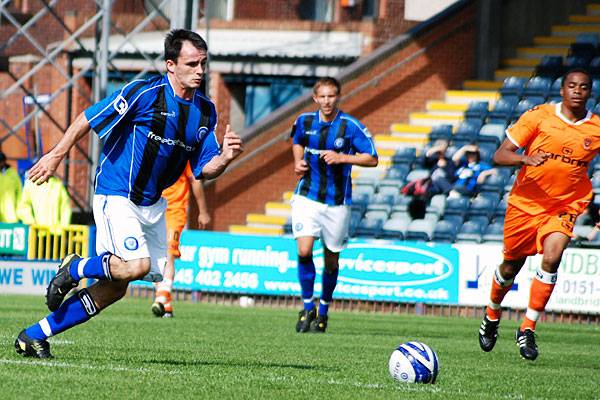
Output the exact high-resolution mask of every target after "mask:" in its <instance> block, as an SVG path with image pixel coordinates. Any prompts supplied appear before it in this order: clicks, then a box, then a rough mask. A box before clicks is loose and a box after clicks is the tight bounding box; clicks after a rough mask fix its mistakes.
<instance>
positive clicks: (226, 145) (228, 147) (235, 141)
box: [223, 124, 244, 161]
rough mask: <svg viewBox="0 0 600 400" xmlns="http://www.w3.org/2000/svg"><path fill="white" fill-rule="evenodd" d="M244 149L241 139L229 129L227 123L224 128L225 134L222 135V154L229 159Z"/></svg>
mask: <svg viewBox="0 0 600 400" xmlns="http://www.w3.org/2000/svg"><path fill="white" fill-rule="evenodd" d="M242 151H244V145H243V143H242V139H241V138H240V137H239V136H238V135H237V134H236V133H235V132H234V131H232V130H231V128H230V126H229V124H227V127H226V128H225V136H224V137H223V156H224V157H225V158H226V159H227V160H228V161H231V160H233V159H234V158H236V157H237V156H239V155H240V154H241V153H242Z"/></svg>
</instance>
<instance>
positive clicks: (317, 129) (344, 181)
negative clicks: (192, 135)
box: [291, 77, 378, 332]
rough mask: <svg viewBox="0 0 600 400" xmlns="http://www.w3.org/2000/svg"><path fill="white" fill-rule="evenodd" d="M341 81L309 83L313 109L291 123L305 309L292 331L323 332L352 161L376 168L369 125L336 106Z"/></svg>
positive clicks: (346, 221) (344, 231)
mask: <svg viewBox="0 0 600 400" xmlns="http://www.w3.org/2000/svg"><path fill="white" fill-rule="evenodd" d="M340 95H341V86H340V83H339V82H338V81H337V80H336V79H334V78H330V77H325V78H320V79H319V80H317V82H316V83H315V85H314V87H313V100H314V101H315V103H317V104H318V105H319V109H318V110H317V111H316V112H312V113H304V114H302V115H300V116H299V117H298V119H297V120H296V122H295V123H294V126H293V128H292V133H291V135H292V137H293V140H294V144H293V147H292V152H293V154H294V172H295V173H296V174H297V175H299V176H301V179H300V181H299V182H298V186H297V188H296V191H295V193H294V195H293V197H292V201H291V203H292V230H293V233H294V237H295V238H296V242H297V245H298V278H299V280H300V287H301V290H302V301H303V303H304V307H303V309H302V310H301V311H300V313H299V314H298V321H297V322H296V332H309V331H310V332H325V330H326V329H327V321H328V316H327V313H328V309H329V303H330V302H331V300H332V299H333V291H334V290H335V286H336V284H337V278H338V271H339V265H338V260H339V256H340V252H341V251H342V250H343V249H344V247H345V246H346V242H347V240H348V228H349V225H350V207H349V204H350V203H351V200H352V180H351V178H350V172H351V170H352V165H360V166H364V167H375V166H377V163H378V158H377V152H376V151H375V145H374V144H373V140H372V139H371V135H370V133H369V131H368V130H367V128H366V127H365V126H364V125H363V124H361V123H360V122H359V121H358V120H357V119H356V118H354V117H352V116H350V115H348V114H346V113H344V112H343V111H340V110H339V109H338V102H339V100H340ZM317 237H320V238H321V243H322V245H323V254H324V258H325V260H324V261H325V268H324V269H323V279H322V291H321V298H320V301H319V307H318V309H317V308H316V307H315V304H314V301H313V291H314V283H315V276H316V271H315V264H314V262H313V246H314V242H315V238H317Z"/></svg>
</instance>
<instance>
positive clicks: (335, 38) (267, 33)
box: [71, 29, 363, 61]
mask: <svg viewBox="0 0 600 400" xmlns="http://www.w3.org/2000/svg"><path fill="white" fill-rule="evenodd" d="M166 33H167V32H166V31H153V32H141V33H138V34H135V35H133V36H132V37H131V38H130V42H131V43H127V42H125V43H124V37H123V36H121V35H112V36H111V37H110V40H109V51H110V52H111V53H112V52H115V51H117V52H118V53H119V54H120V55H128V54H132V55H133V54H136V53H138V52H139V51H143V52H146V53H150V54H161V53H162V52H163V39H164V37H165V35H166ZM198 33H200V34H201V35H202V36H206V32H204V31H198ZM81 42H82V44H83V46H84V48H85V49H86V50H88V51H93V50H94V48H95V46H96V44H95V42H94V39H93V38H88V39H83V40H81ZM208 42H209V43H208V45H209V50H210V54H211V56H213V57H215V56H217V57H227V58H229V57H234V58H235V57H261V58H264V57H269V58H296V59H298V58H300V59H321V60H330V61H334V60H338V61H341V60H347V61H349V60H354V59H356V58H358V57H359V56H360V55H361V52H362V45H363V35H362V33H360V32H338V31H335V32H315V31H281V30H276V31H275V30H257V29H254V30H245V29H244V30H242V29H212V30H210V32H209V40H208ZM77 48H78V46H77V45H75V44H74V45H73V46H71V51H73V50H76V49H77Z"/></svg>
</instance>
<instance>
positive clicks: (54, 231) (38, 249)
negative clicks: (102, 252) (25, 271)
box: [27, 225, 90, 260]
mask: <svg viewBox="0 0 600 400" xmlns="http://www.w3.org/2000/svg"><path fill="white" fill-rule="evenodd" d="M89 237H90V227H89V226H87V225H69V226H67V227H65V228H59V227H48V226H41V225H31V226H30V227H29V248H28V251H27V258H28V259H36V260H60V259H62V258H64V257H65V256H66V255H67V254H70V253H77V254H79V255H80V256H81V257H87V256H88V249H89Z"/></svg>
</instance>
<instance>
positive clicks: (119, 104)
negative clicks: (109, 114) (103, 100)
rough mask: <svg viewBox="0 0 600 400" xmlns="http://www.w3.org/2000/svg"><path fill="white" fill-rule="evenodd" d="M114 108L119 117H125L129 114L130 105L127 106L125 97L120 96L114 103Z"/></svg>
mask: <svg viewBox="0 0 600 400" xmlns="http://www.w3.org/2000/svg"><path fill="white" fill-rule="evenodd" d="M113 108H114V109H115V111H117V112H118V113H119V115H123V114H125V113H126V112H127V109H128V108H129V104H127V100H125V97H123V96H121V95H118V96H117V98H116V99H115V101H114V102H113Z"/></svg>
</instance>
